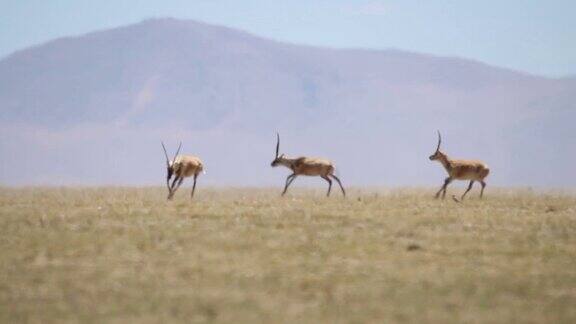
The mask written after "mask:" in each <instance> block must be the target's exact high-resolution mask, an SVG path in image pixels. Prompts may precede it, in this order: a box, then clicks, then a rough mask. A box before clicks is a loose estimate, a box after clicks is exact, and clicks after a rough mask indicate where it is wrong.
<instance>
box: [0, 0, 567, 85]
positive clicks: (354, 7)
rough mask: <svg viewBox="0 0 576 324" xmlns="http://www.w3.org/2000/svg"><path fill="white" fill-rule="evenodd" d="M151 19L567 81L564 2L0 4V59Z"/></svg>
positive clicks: (132, 0) (45, 0)
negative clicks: (470, 62) (466, 61)
mask: <svg viewBox="0 0 576 324" xmlns="http://www.w3.org/2000/svg"><path fill="white" fill-rule="evenodd" d="M150 17H176V18H185V19H195V20H200V21H205V22H209V23H215V24H222V25H226V26H230V27H235V28H240V29H243V30H247V31H249V32H252V33H254V34H258V35H261V36H265V37H269V38H273V39H277V40H283V41H289V42H293V43H301V44H311V45H320V46H331V47H362V48H376V49H383V48H398V49H405V50H411V51H417V52H423V53H432V54H438V55H444V56H459V57H466V58H472V59H476V60H480V61H483V62H487V63H489V64H493V65H497V66H503V67H509V68H512V69H516V70H521V71H526V72H530V73H534V74H540V75H547V76H565V75H576V46H575V45H576V44H575V43H576V42H575V40H576V1H573V0H572V1H569V0H556V1H554V0H552V1H543V0H524V1H522V0H504V1H503V0H483V1H462V0H460V1H458V0H451V1H450V0H436V1H434V0H420V1H416V0H402V1H401V0H396V1H393V0H357V1H355V0H348V1H343V0H307V1H304V0H286V1H282V0H275V1H272V0H267V1H265V0H155V1H153V0H99V1H97V0H93V1H82V0H0V57H5V56H6V55H8V54H10V53H11V52H13V51H15V50H18V49H22V48H25V47H27V46H30V45H35V44H38V43H41V42H45V41H48V40H51V39H54V38H57V37H62V36H69V35H78V34H83V33H86V32H90V31H93V30H98V29H104V28H110V27H116V26H121V25H126V24H130V23H135V22H138V21H141V20H143V19H146V18H150Z"/></svg>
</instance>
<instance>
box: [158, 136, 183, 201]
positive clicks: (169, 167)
mask: <svg viewBox="0 0 576 324" xmlns="http://www.w3.org/2000/svg"><path fill="white" fill-rule="evenodd" d="M162 148H163V149H164V156H165V157H166V185H167V186H168V191H170V179H171V178H172V175H173V174H174V161H175V160H176V157H177V156H178V153H180V149H181V148H182V142H180V145H178V150H177V151H176V154H174V158H173V159H172V160H170V159H169V158H168V153H167V152H166V147H165V146H164V142H162Z"/></svg>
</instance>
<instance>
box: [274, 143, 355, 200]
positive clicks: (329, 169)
mask: <svg viewBox="0 0 576 324" xmlns="http://www.w3.org/2000/svg"><path fill="white" fill-rule="evenodd" d="M276 137H277V142H276V157H275V158H274V161H272V163H271V164H270V165H271V166H272V167H277V166H278V165H283V166H285V167H287V168H288V169H290V170H292V174H290V175H289V176H288V177H287V178H286V185H285V186H284V191H282V196H284V194H285V193H286V190H288V186H290V184H291V183H292V181H294V179H296V177H297V176H299V175H305V176H320V177H321V178H322V179H324V180H326V181H328V192H327V193H326V197H328V196H330V190H331V189H332V180H331V179H330V178H333V179H334V180H336V181H337V182H338V185H340V189H342V194H343V195H344V196H346V191H344V187H342V183H341V182H340V179H338V177H336V176H335V175H334V165H333V164H332V162H330V161H328V160H325V159H318V158H309V157H304V156H302V157H298V158H287V157H285V156H284V154H282V155H280V156H278V153H279V151H280V135H279V134H278V133H276Z"/></svg>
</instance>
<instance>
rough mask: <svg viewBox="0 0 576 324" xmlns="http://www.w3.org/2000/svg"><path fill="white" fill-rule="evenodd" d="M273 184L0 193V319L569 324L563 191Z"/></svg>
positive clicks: (570, 236) (573, 274)
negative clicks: (445, 192) (458, 199)
mask: <svg viewBox="0 0 576 324" xmlns="http://www.w3.org/2000/svg"><path fill="white" fill-rule="evenodd" d="M280 190H281V188H269V189H207V188H203V187H202V186H199V188H198V190H197V196H196V197H195V200H194V201H192V202H191V201H190V200H189V196H188V195H189V188H187V189H185V190H181V191H179V192H178V193H177V194H176V198H175V200H174V201H172V202H167V201H166V200H165V197H166V191H165V188H160V187H158V188H83V189H82V188H78V189H74V188H24V189H11V188H3V189H0V231H1V233H0V321H1V322H4V323H17V322H31V323H40V322H41V323H62V322H94V323H104V322H112V323H136V322H137V323H158V322H165V323H166V322H227V323H241V322H243V323H263V322H264V323H272V322H284V323H297V322H304V323H319V322H330V323H365V322H380V323H393V322H418V323H429V322H434V323H449V322H466V323H510V322H526V323H575V322H576V195H575V194H573V193H569V192H564V193H562V192H546V191H543V192H537V191H531V190H528V189H494V188H490V187H488V189H487V191H486V197H485V198H486V199H485V200H483V201H481V200H479V199H478V197H477V196H478V191H477V190H478V188H476V189H475V190H474V191H473V192H471V193H470V195H469V200H467V201H465V202H464V203H461V204H457V203H455V202H453V201H452V200H451V199H449V198H448V199H446V200H445V201H441V200H434V199H433V198H432V196H433V194H434V192H435V190H434V188H430V189H391V190H387V189H381V190H376V189H373V190H371V189H353V188H352V189H350V190H349V196H348V197H347V198H346V199H343V198H342V197H341V196H340V195H339V192H338V191H336V190H334V192H333V196H332V197H330V198H329V199H326V198H325V197H324V189H297V188H296V187H295V188H293V189H291V190H292V191H291V192H289V193H288V194H287V196H286V197H284V198H280V197H279V193H280ZM462 190H463V189H462V188H451V189H449V195H451V193H461V192H462Z"/></svg>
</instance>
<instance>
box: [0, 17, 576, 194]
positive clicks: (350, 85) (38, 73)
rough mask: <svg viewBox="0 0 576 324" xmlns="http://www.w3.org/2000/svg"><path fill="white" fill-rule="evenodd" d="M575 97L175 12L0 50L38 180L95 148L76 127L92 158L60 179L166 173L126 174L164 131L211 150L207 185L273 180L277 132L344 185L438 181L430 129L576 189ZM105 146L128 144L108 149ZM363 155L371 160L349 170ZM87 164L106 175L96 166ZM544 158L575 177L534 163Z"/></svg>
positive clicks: (11, 118)
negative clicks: (332, 166)
mask: <svg viewBox="0 0 576 324" xmlns="http://www.w3.org/2000/svg"><path fill="white" fill-rule="evenodd" d="M575 99H576V85H575V84H574V82H573V81H572V80H564V79H549V78H543V77H538V76H532V75H527V74H523V73H518V72H514V71H510V70H507V69H501V68H496V67H492V66H488V65H485V64H482V63H479V62H474V61H467V60H464V59H457V58H443V57H435V56H428V55H424V54H416V53H408V52H402V51H398V50H386V51H375V50H361V49H327V48H319V47H310V46H299V45H293V44H285V43H279V42H275V41H270V40H266V39H263V38H260V37H256V36H253V35H250V34H248V33H244V32H239V31H235V30H233V29H229V28H225V27H219V26H212V25H206V24H202V23H196V22H192V21H182V20H175V19H154V20H147V21H144V22H142V23H139V24H135V25H131V26H127V27H121V28H115V29H112V30H106V31H99V32H94V33H90V34H87V35H83V36H78V37H70V38H64V39H59V40H56V41H53V42H49V43H47V44H44V45H41V46H36V47H33V48H30V49H27V50H23V51H19V52H16V53H14V54H13V55H10V56H9V57H7V58H5V59H3V60H1V61H0V107H2V109H1V110H0V123H1V124H3V125H5V126H6V127H4V133H5V134H3V135H6V136H11V137H15V138H16V142H18V141H19V142H21V143H22V145H23V146H25V147H28V150H29V151H28V152H27V153H26V155H27V156H29V157H30V158H31V159H34V158H35V156H36V155H37V154H40V153H39V152H41V153H42V156H44V157H45V158H46V159H47V161H48V162H47V164H48V166H46V170H45V171H43V172H42V174H43V175H44V176H46V175H48V176H47V179H48V180H46V181H45V182H51V181H52V180H50V179H51V178H50V176H49V174H51V173H56V172H53V170H55V169H58V168H51V167H49V165H50V164H54V165H57V164H58V163H59V161H61V160H62V156H61V154H62V152H65V151H72V152H75V153H76V154H74V156H78V157H80V156H86V155H88V156H92V155H91V154H88V153H86V149H87V148H86V146H85V145H83V144H82V143H72V142H74V141H70V140H67V138H68V137H74V136H75V134H76V135H77V133H78V132H82V133H83V136H85V137H84V138H85V141H89V142H92V144H91V149H92V150H96V152H99V154H98V153H96V152H92V154H94V156H92V158H91V159H88V160H84V158H78V159H80V160H81V161H80V162H78V161H76V162H72V161H73V160H74V158H70V157H66V163H67V164H68V163H69V164H71V165H73V166H70V168H68V169H66V170H71V171H72V172H71V173H72V174H66V175H67V176H70V177H71V178H72V179H78V180H75V181H77V182H83V180H84V179H88V180H87V182H88V183H102V182H104V183H109V182H117V183H125V182H128V183H140V182H149V183H152V182H153V181H154V180H153V179H156V177H157V176H158V173H161V172H162V170H161V169H159V170H158V169H157V164H158V161H157V160H153V161H146V162H145V163H140V164H139V165H138V166H137V167H136V169H134V167H133V166H134V162H133V161H134V160H141V159H146V157H148V158H149V155H148V153H152V152H153V153H152V154H156V153H157V152H156V151H157V148H156V146H157V145H158V140H159V139H160V137H166V138H167V139H169V137H172V139H173V140H177V139H179V138H184V139H185V140H186V139H188V142H190V141H192V144H193V145H190V147H191V150H195V151H200V152H199V153H203V156H204V157H206V158H207V159H208V160H210V162H211V163H212V164H213V165H214V166H215V174H214V175H213V178H212V181H213V183H223V184H224V183H245V182H246V181H248V182H249V183H253V184H256V183H265V184H268V183H273V182H274V181H276V179H278V178H279V177H281V176H282V175H283V173H281V172H279V171H277V170H276V172H272V171H266V172H260V171H259V170H260V169H261V168H262V167H263V166H262V165H260V164H261V161H264V160H266V161H264V164H263V165H264V166H266V162H269V161H267V160H268V159H269V158H270V156H269V155H270V153H271V149H272V148H271V147H270V146H271V145H273V134H274V132H275V131H276V130H280V131H282V134H283V135H284V137H283V139H284V140H285V141H283V142H284V143H291V144H288V145H290V146H288V147H287V149H288V148H290V151H289V152H287V153H293V154H298V153H307V150H309V151H310V152H318V154H325V155H327V156H330V157H332V158H333V159H335V160H336V161H338V162H339V165H340V166H341V169H342V172H343V174H345V173H348V174H349V178H348V179H350V181H351V182H352V183H359V184H360V183H370V184H380V183H388V184H390V183H430V181H431V179H441V177H442V176H441V175H440V174H441V172H442V170H437V171H431V170H432V169H433V168H435V169H439V166H436V165H431V164H430V163H429V162H427V161H425V160H424V159H425V158H426V156H427V154H429V153H431V152H429V151H430V150H432V149H433V147H434V142H435V137H434V136H435V135H434V131H435V129H437V128H440V129H442V130H443V131H444V132H445V133H446V136H445V137H446V140H445V144H446V150H447V151H448V152H449V153H452V152H454V153H452V154H453V155H455V156H462V155H465V154H466V155H468V154H473V157H483V158H485V159H487V160H488V161H489V162H490V164H491V165H495V166H496V167H495V170H497V171H496V172H495V175H494V177H495V178H496V179H497V181H498V182H500V183H502V184H506V183H515V184H530V183H534V184H550V185H556V184H574V180H572V179H574V177H573V176H574V175H576V172H575V171H574V170H572V167H571V165H573V162H574V161H575V158H574V155H575V153H573V152H571V151H567V150H566V149H565V147H567V146H568V145H570V144H569V143H571V142H573V140H574V139H575V138H574V137H575V136H574V135H575V131H574V130H573V129H572V127H571V125H569V124H570V122H568V121H569V120H574V118H575V117H576V113H575V111H576V107H575V104H574V102H575ZM19 125H20V126H19ZM22 125H25V127H23V126H22ZM19 129H20V131H19ZM86 129H88V130H92V132H93V134H91V135H90V134H88V133H89V132H90V131H86ZM35 131H38V132H41V133H43V134H45V136H52V135H46V134H53V135H54V136H55V137H56V138H58V140H55V141H56V142H58V143H60V144H59V145H62V146H63V147H65V148H66V149H62V152H60V153H54V152H55V151H54V148H53V147H52V146H53V145H51V144H47V143H44V144H39V142H38V140H39V139H38V138H35V137H34V136H32V135H31V133H34V132H35ZM102 132H104V133H106V134H105V136H103V135H99V134H100V133H102ZM174 132H176V134H175V133H174ZM58 134H69V135H68V136H65V135H64V136H63V135H61V136H59V135H58ZM163 134H166V135H163ZM536 135H538V136H536ZM535 136H536V137H535ZM271 137H272V138H271ZM3 138H5V137H4V136H3ZM227 139H234V141H235V142H236V143H230V142H229V141H227ZM243 141H245V142H247V143H248V144H244V143H243ZM113 142H114V143H118V142H120V143H122V144H121V145H120V146H121V147H122V148H118V150H119V151H128V152H131V154H132V155H130V154H128V156H126V157H125V159H124V160H122V161H121V162H117V161H112V162H111V161H109V160H107V159H109V157H107V154H106V152H108V150H109V149H110V147H111V145H110V144H111V143H113ZM14 145H15V142H12V143H9V141H6V140H4V141H2V142H0V152H2V154H3V155H4V154H13V153H14V151H13V150H15V149H17V148H16V147H14ZM152 145H154V146H153V147H151V146H152ZM230 145H236V146H240V147H241V146H243V145H248V149H249V150H250V152H245V151H242V150H240V148H239V147H232V148H231V147H228V146H230ZM34 147H37V148H39V149H38V150H34V149H33V148H34ZM376 147H378V148H382V147H384V148H385V149H384V150H375V148H376ZM296 149H298V150H296ZM534 150H536V152H543V153H544V154H542V155H541V154H538V153H536V154H535V153H534ZM25 151H26V150H25ZM303 151H304V152H303ZM253 152H254V153H253ZM268 152H270V153H268ZM247 153H248V154H247ZM230 154H240V156H242V155H243V154H244V155H245V156H242V158H241V159H240V160H239V161H237V162H235V163H236V165H237V168H238V170H239V171H235V170H230V168H229V167H227V164H226V163H225V162H222V161H223V160H224V161H228V159H229V158H227V156H229V155H230ZM246 155H247V156H246ZM368 156H369V157H368ZM158 157H159V158H160V159H161V158H162V157H161V155H160V156H158ZM358 157H368V162H365V165H363V166H362V168H361V169H360V170H358V169H357V167H356V166H357V164H358V162H357V161H356V160H357V159H358ZM525 157H530V159H529V160H526V159H525ZM155 158H156V155H154V159H155ZM423 158H424V159H423ZM97 161H100V163H102V162H105V163H104V165H107V168H109V169H114V170H109V169H103V170H102V171H101V172H100V173H98V175H97V176H94V175H93V174H91V173H90V170H91V169H92V170H93V165H91V163H97ZM544 163H546V164H553V165H555V167H558V168H559V169H560V171H562V172H564V175H566V174H568V175H571V176H572V178H571V179H567V178H566V177H565V176H561V175H559V174H558V173H552V174H538V173H534V172H531V171H532V170H533V169H534V168H538V165H542V164H544ZM116 164H118V166H116V167H113V165H116ZM384 164H386V167H383V165H384ZM208 165H210V164H208ZM127 168H131V169H130V170H129V172H128V173H126V172H125V171H126V169H127ZM9 169H10V168H9V167H8V166H6V167H5V169H4V170H0V171H2V174H0V181H5V182H8V183H19V182H34V181H35V179H37V178H36V177H34V176H33V175H30V174H27V175H26V176H25V178H24V179H21V178H18V177H15V176H14V175H12V174H10V173H9V172H8V170H9ZM51 170H52V171H51ZM208 170H210V167H208ZM64 173H66V172H64ZM239 173H241V175H239ZM526 173H528V174H526ZM142 174H144V175H142ZM251 174H253V176H250V175H251ZM272 174H274V175H273V176H272ZM276 174H280V175H279V176H277V175H276ZM270 177H273V178H274V180H272V179H269V178H270ZM206 181H210V180H206Z"/></svg>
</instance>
